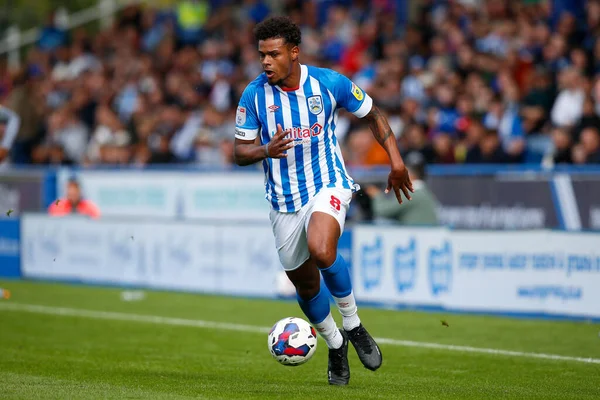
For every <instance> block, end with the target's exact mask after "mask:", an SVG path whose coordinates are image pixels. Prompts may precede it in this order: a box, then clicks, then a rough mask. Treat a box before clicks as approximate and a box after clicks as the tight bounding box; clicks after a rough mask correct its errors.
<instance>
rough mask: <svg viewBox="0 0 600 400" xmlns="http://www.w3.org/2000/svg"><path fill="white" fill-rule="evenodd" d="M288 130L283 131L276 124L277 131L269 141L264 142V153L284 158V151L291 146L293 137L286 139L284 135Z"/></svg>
mask: <svg viewBox="0 0 600 400" xmlns="http://www.w3.org/2000/svg"><path fill="white" fill-rule="evenodd" d="M288 133H289V131H287V130H286V131H284V130H283V128H281V125H279V124H277V133H275V135H274V136H273V137H272V138H271V140H270V141H269V143H267V144H266V150H265V153H266V155H267V157H269V158H285V157H287V153H286V151H288V150H289V149H291V148H293V147H294V145H293V143H292V142H293V141H294V139H286V138H285V136H286V135H287V134H288Z"/></svg>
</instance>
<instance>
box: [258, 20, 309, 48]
mask: <svg viewBox="0 0 600 400" xmlns="http://www.w3.org/2000/svg"><path fill="white" fill-rule="evenodd" d="M254 38H255V39H256V41H260V40H267V39H273V38H282V39H284V40H285V42H286V43H291V44H293V45H295V46H298V45H299V44H300V43H301V42H302V34H301V33H300V28H298V25H296V24H295V23H294V22H293V21H292V20H291V19H290V18H289V17H271V18H268V19H265V20H264V21H262V22H260V23H259V24H257V25H256V26H255V27H254Z"/></svg>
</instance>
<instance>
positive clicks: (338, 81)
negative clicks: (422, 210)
mask: <svg viewBox="0 0 600 400" xmlns="http://www.w3.org/2000/svg"><path fill="white" fill-rule="evenodd" d="M330 77H331V80H332V81H333V82H334V83H335V97H336V100H337V101H338V104H339V105H340V106H341V107H343V108H345V109H346V110H348V111H350V112H351V113H352V114H354V115H355V116H356V117H358V118H365V119H366V120H367V121H368V122H369V127H370V128H371V131H373V136H375V139H376V140H377V141H378V142H379V144H380V145H381V146H382V147H383V148H384V149H385V151H386V152H387V154H388V157H389V159H390V163H391V167H392V170H391V171H390V174H389V176H388V185H387V188H386V190H385V192H386V193H389V191H390V190H392V189H393V190H394V193H395V194H396V198H397V199H398V203H400V204H402V196H401V195H400V191H402V192H403V193H404V196H406V198H407V199H408V200H410V199H411V197H410V192H413V191H414V190H413V187H412V182H411V181H410V177H409V176H408V170H407V169H406V166H405V165H404V161H403V160H402V156H401V155H400V151H399V150H398V144H397V143H396V137H395V136H394V132H392V128H390V124H389V123H388V121H387V119H386V118H385V116H384V115H383V114H382V113H381V111H380V110H379V108H378V107H377V106H376V105H375V104H373V99H371V97H370V96H369V95H368V94H367V93H365V92H364V91H363V90H362V89H361V88H359V87H358V86H357V85H356V84H355V83H354V82H352V81H351V80H350V79H348V78H347V77H345V76H343V75H341V74H338V73H333V72H332V73H330Z"/></svg>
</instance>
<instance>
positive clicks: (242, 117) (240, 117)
mask: <svg viewBox="0 0 600 400" xmlns="http://www.w3.org/2000/svg"><path fill="white" fill-rule="evenodd" d="M235 122H236V123H237V124H238V125H244V124H245V123H246V108H244V107H238V108H237V113H236V115H235Z"/></svg>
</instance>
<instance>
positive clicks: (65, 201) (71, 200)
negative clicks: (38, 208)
mask: <svg viewBox="0 0 600 400" xmlns="http://www.w3.org/2000/svg"><path fill="white" fill-rule="evenodd" d="M48 213H49V214H50V215H52V216H56V217H62V216H65V215H84V216H87V217H90V218H93V219H98V218H100V210H99V209H98V207H97V206H96V205H95V204H94V203H93V202H92V201H91V200H88V199H85V198H83V197H82V195H81V187H80V186H79V182H78V181H76V180H74V179H71V180H69V182H68V183H67V195H66V197H65V198H62V199H58V200H56V201H55V202H54V203H52V204H51V205H50V207H49V208H48Z"/></svg>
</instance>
